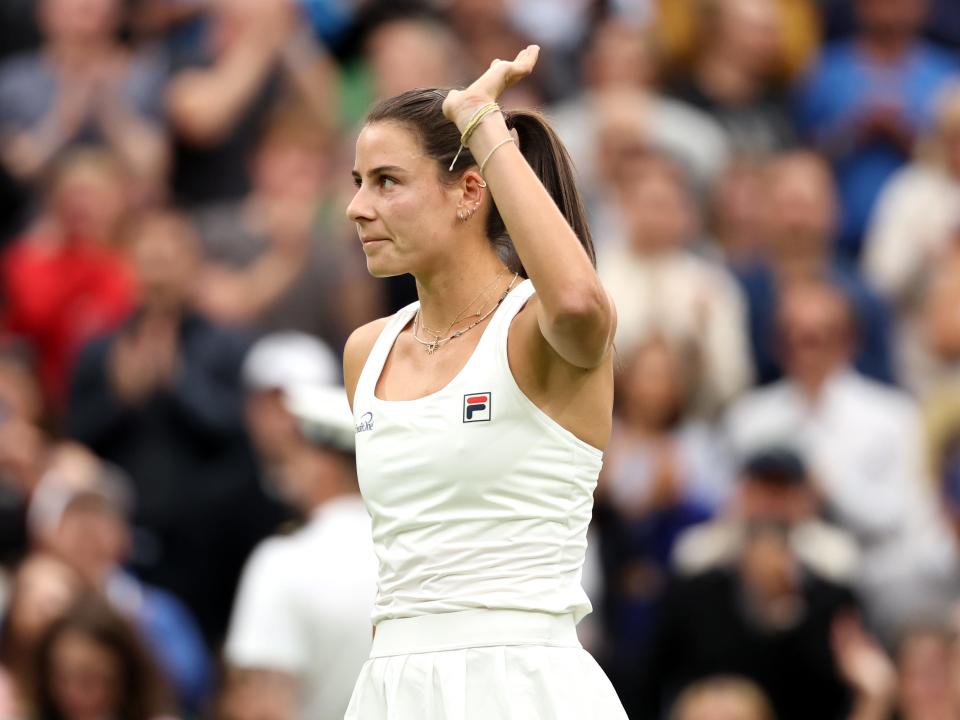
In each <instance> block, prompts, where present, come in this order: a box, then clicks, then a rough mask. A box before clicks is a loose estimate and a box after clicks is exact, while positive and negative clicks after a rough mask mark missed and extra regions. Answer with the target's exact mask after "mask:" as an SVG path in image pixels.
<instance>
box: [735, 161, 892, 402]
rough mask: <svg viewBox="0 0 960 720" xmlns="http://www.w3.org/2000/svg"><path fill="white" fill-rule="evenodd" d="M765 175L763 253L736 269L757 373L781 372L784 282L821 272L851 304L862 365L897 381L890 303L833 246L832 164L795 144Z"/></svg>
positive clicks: (772, 376) (760, 376) (764, 378)
mask: <svg viewBox="0 0 960 720" xmlns="http://www.w3.org/2000/svg"><path fill="white" fill-rule="evenodd" d="M762 179H763V183H762V186H763V188H764V194H763V206H764V207H765V208H766V213H767V218H768V219H767V223H766V236H767V239H766V246H767V253H766V257H765V258H764V259H763V261H757V262H754V263H753V264H751V265H748V266H745V267H742V268H738V269H736V270H735V273H736V276H737V279H738V280H739V281H740V284H741V286H742V288H743V291H744V295H745V296H746V298H747V306H748V312H749V327H750V343H751V349H752V352H753V360H754V376H755V377H756V378H757V381H758V382H759V383H761V384H764V383H768V382H773V381H775V380H777V379H779V378H780V375H781V368H780V359H779V357H778V351H777V348H778V346H779V343H778V338H777V320H776V313H777V306H778V301H779V298H780V296H781V295H782V294H783V290H784V288H785V287H786V286H787V285H789V284H790V283H791V282H794V281H803V280H810V279H820V280H826V281H828V282H830V283H831V284H833V285H835V286H836V287H837V288H838V289H840V290H841V291H842V292H843V293H844V295H845V296H846V297H847V299H848V300H849V302H850V305H851V307H852V308H853V310H854V313H855V316H856V317H855V318H854V320H855V325H856V327H857V330H858V335H859V337H858V343H857V355H856V359H855V364H856V367H857V369H858V370H860V371H861V372H862V373H864V374H865V375H867V376H869V377H871V378H873V379H875V380H879V381H881V382H893V380H894V375H893V369H892V362H891V355H890V322H891V319H890V314H889V310H888V308H887V307H886V305H885V304H884V302H883V300H882V299H881V298H880V296H879V295H878V294H877V293H876V292H875V291H874V290H873V289H872V288H871V287H870V286H869V285H868V284H867V282H866V281H865V280H864V278H863V277H862V276H861V275H860V273H859V272H858V271H857V269H856V267H855V266H853V265H851V264H849V263H846V262H844V261H843V260H842V259H838V258H836V257H834V255H833V254H832V253H831V247H832V242H833V238H834V236H835V231H836V217H837V211H838V207H837V198H836V190H835V189H834V185H833V179H832V178H831V176H830V168H829V167H828V166H827V164H826V162H825V161H824V159H823V158H821V157H820V156H819V155H817V154H816V153H813V152H809V151H799V150H796V151H791V152H787V153H783V154H781V155H779V156H777V157H775V158H774V159H772V160H771V161H770V162H769V163H768V164H767V166H766V167H765V168H764V170H763V174H762Z"/></svg>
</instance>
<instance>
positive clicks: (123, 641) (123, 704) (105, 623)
mask: <svg viewBox="0 0 960 720" xmlns="http://www.w3.org/2000/svg"><path fill="white" fill-rule="evenodd" d="M34 677H35V678H36V683H35V686H34V691H33V698H32V701H33V702H32V705H33V715H32V717H34V718H36V720H88V719H89V718H105V717H116V718H123V720H161V716H164V717H165V718H166V720H172V719H171V717H170V716H169V715H168V714H167V713H168V712H169V710H170V702H169V701H168V700H167V699H166V692H165V688H164V687H163V686H162V684H161V682H160V680H159V678H158V677H157V674H156V671H155V669H154V668H153V665H152V664H151V662H150V658H149V656H148V655H147V654H146V652H145V651H144V649H143V648H142V647H141V645H140V642H139V641H138V639H137V636H136V634H135V631H134V629H133V628H132V627H131V626H130V625H129V624H128V623H127V622H126V621H125V620H124V619H123V617H121V616H120V615H118V614H117V613H115V612H114V611H113V610H111V609H110V607H109V605H107V604H106V603H105V602H104V601H103V600H101V599H99V598H97V597H95V596H86V597H83V598H81V599H80V600H78V601H77V603H76V604H75V605H74V606H73V607H71V608H70V609H69V610H68V611H67V613H66V614H65V615H64V616H63V617H61V618H60V619H58V620H57V621H56V622H54V623H53V625H52V626H51V627H50V628H49V630H47V632H46V633H45V634H44V636H43V639H42V640H41V642H40V646H39V648H38V651H37V656H36V660H35V665H34Z"/></svg>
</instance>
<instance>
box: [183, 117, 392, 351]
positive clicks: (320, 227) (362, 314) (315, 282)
mask: <svg viewBox="0 0 960 720" xmlns="http://www.w3.org/2000/svg"><path fill="white" fill-rule="evenodd" d="M332 146H333V139H332V138H331V137H330V136H328V135H325V134H324V133H323V132H322V131H319V130H318V129H317V127H316V123H315V122H314V121H313V120H312V119H311V117H310V115H309V114H308V113H306V112H304V111H303V109H302V108H301V107H300V106H296V105H294V106H287V107H284V108H282V109H278V110H276V111H275V112H274V113H273V115H272V116H271V119H270V121H269V122H268V124H267V128H266V131H265V135H264V137H263V139H262V140H261V141H260V144H259V146H258V148H257V152H256V155H255V156H254V159H253V162H252V167H253V171H252V179H253V189H252V191H251V192H250V193H249V194H248V195H247V196H245V197H244V198H242V199H241V200H239V201H223V202H220V203H215V204H210V205H207V206H205V207H203V208H201V209H199V210H198V211H197V212H196V213H194V216H193V219H194V222H195V225H196V227H197V231H198V234H199V236H200V240H201V243H202V245H203V253H204V259H205V262H204V269H203V270H202V279H201V281H200V282H199V284H198V303H199V307H200V309H201V311H202V312H204V313H205V314H206V315H207V316H209V317H210V318H211V319H213V320H216V321H219V322H221V323H224V324H228V325H241V326H252V327H253V328H255V329H256V330H257V331H258V332H269V331H280V330H299V331H303V332H309V333H312V334H314V335H317V336H320V337H323V338H325V339H326V340H328V341H329V342H330V343H331V344H333V345H334V346H336V347H339V346H341V345H342V344H343V342H344V341H345V340H346V338H347V335H349V333H350V331H351V330H352V329H353V328H355V327H358V326H359V325H362V324H363V323H365V322H368V321H369V320H371V319H372V318H374V317H377V316H378V315H380V314H382V310H381V308H380V307H379V303H378V302H377V300H378V294H379V286H377V285H376V284H375V283H374V282H373V281H372V279H371V278H370V274H369V273H368V272H367V270H366V264H365V261H364V257H363V252H362V251H361V250H360V248H359V245H358V244H356V243H352V242H351V243H349V244H348V243H347V242H344V241H343V233H342V228H343V225H344V223H342V222H340V213H339V212H337V213H336V218H335V219H333V218H331V215H333V214H334V211H333V208H332V207H331V205H332V202H331V201H332V197H331V192H330V190H331V184H332V183H331V178H330V171H331V168H330V165H331V159H330V157H331V155H332V154H333V147H332Z"/></svg>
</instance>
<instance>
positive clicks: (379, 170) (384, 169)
mask: <svg viewBox="0 0 960 720" xmlns="http://www.w3.org/2000/svg"><path fill="white" fill-rule="evenodd" d="M397 171H399V172H403V168H402V167H398V166H397V165H379V166H378V167H375V168H372V169H371V170H368V171H367V177H374V176H376V175H382V174H383V173H395V172H397ZM351 174H352V175H353V177H355V178H358V179H359V178H360V173H359V172H357V171H356V170H354V171H353V172H352V173H351Z"/></svg>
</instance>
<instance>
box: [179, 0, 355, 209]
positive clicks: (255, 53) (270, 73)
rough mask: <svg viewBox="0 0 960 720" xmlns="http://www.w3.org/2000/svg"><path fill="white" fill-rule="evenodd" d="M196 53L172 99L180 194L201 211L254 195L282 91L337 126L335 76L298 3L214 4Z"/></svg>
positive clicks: (186, 59) (249, 0)
mask: <svg viewBox="0 0 960 720" xmlns="http://www.w3.org/2000/svg"><path fill="white" fill-rule="evenodd" d="M210 8H211V15H210V18H209V23H208V32H207V33H206V35H205V37H204V39H203V42H202V43H201V44H200V48H199V49H198V51H197V53H190V52H186V51H185V52H184V53H183V54H180V55H176V56H174V59H173V64H174V69H175V71H176V72H175V74H174V76H173V78H172V80H171V81H170V85H169V88H168V92H167V97H166V105H167V112H168V113H169V115H170V119H171V122H172V124H173V127H174V129H175V156H174V174H173V188H174V196H175V197H176V198H177V200H178V201H179V202H181V203H183V204H185V205H187V206H190V207H194V206H197V205H202V204H204V203H208V202H215V201H219V200H236V199H238V198H240V197H242V196H243V195H244V194H245V193H247V192H248V191H249V189H250V182H249V174H248V166H247V164H248V160H249V158H250V156H251V154H252V151H253V148H254V147H255V146H256V144H257V142H258V141H259V139H260V134H261V132H262V129H263V124H264V121H265V119H266V117H267V115H268V113H269V111H270V108H271V106H272V103H273V102H274V100H275V99H276V98H277V96H278V95H279V94H280V93H281V92H288V93H290V94H291V95H292V96H293V97H295V98H298V99H300V100H301V101H302V102H304V103H305V105H306V106H307V107H308V108H309V109H310V112H311V114H312V118H313V120H314V122H316V123H317V124H318V125H320V126H321V127H323V128H331V127H333V126H334V124H335V119H336V115H337V110H336V108H337V105H336V96H335V92H334V91H335V87H336V75H335V73H334V72H333V67H332V65H331V61H330V59H329V58H328V57H327V56H326V54H325V53H324V52H323V51H322V49H321V48H319V47H318V46H317V45H316V43H315V42H314V40H313V38H312V36H311V34H310V32H309V30H308V29H307V27H306V26H305V25H304V24H303V23H302V22H301V20H302V17H301V14H300V9H299V8H298V7H297V6H296V4H295V3H294V2H293V0H276V2H257V1H256V0H213V2H212V3H211V5H210Z"/></svg>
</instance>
